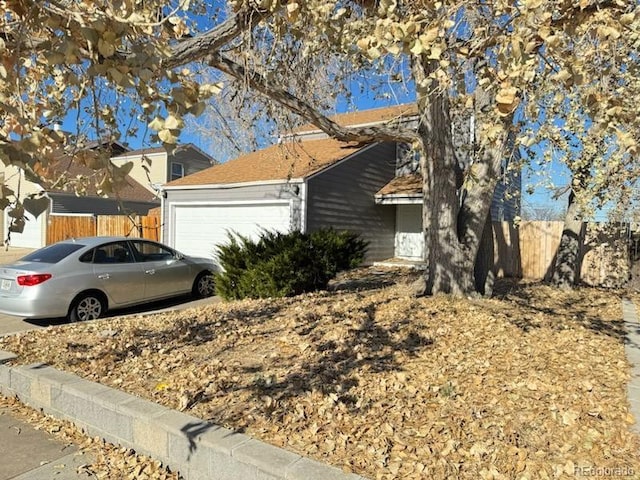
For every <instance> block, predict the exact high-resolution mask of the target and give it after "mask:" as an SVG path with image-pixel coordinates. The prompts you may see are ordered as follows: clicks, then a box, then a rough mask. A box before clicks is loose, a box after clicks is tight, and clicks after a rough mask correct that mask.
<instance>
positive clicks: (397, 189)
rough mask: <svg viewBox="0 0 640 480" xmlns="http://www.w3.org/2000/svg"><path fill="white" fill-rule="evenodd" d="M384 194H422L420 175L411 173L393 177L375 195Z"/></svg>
mask: <svg viewBox="0 0 640 480" xmlns="http://www.w3.org/2000/svg"><path fill="white" fill-rule="evenodd" d="M385 195H422V176H421V175H415V174H413V175H402V176H399V177H396V178H394V179H393V180H391V181H390V182H389V183H387V184H386V185H385V186H384V187H382V188H381V189H380V190H379V191H378V192H377V193H376V197H379V196H385Z"/></svg>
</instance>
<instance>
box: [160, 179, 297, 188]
mask: <svg viewBox="0 0 640 480" xmlns="http://www.w3.org/2000/svg"><path fill="white" fill-rule="evenodd" d="M303 181H304V179H302V178H291V179H289V180H287V179H286V178H282V179H279V180H256V181H252V182H239V183H205V184H200V185H163V186H162V187H161V190H210V189H229V188H240V187H253V186H256V185H286V184H290V185H292V184H296V183H302V182H303Z"/></svg>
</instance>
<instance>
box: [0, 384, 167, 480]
mask: <svg viewBox="0 0 640 480" xmlns="http://www.w3.org/2000/svg"><path fill="white" fill-rule="evenodd" d="M2 409H7V410H9V411H10V412H11V415H12V416H14V417H15V418H18V419H20V420H22V421H24V422H27V423H29V424H30V425H32V426H33V427H34V428H35V429H36V430H40V431H43V432H47V433H49V434H50V435H52V436H54V437H55V438H57V439H58V440H59V441H61V442H63V443H66V444H67V445H76V446H78V447H79V449H80V451H82V452H85V453H88V454H90V455H91V456H92V457H93V461H92V462H91V463H87V464H85V465H81V466H80V467H78V471H77V473H78V475H79V477H78V478H82V476H84V475H86V476H87V478H96V479H101V480H123V479H128V478H131V479H136V480H178V474H177V473H172V472H171V471H169V470H168V469H167V468H166V467H164V466H163V465H162V464H161V463H160V462H158V461H156V460H154V459H152V458H149V457H147V456H145V455H138V454H137V453H136V452H134V451H133V450H131V449H129V448H122V447H119V446H116V445H113V444H111V443H108V442H105V441H104V440H103V439H100V438H98V437H93V438H91V437H87V436H86V435H85V434H84V433H83V432H82V431H81V430H80V429H78V428H77V427H76V426H75V425H73V424H72V423H71V422H69V421H67V420H60V419H57V418H54V417H52V416H50V415H46V414H44V413H42V412H41V411H39V410H35V409H33V408H31V407H28V406H26V405H24V404H22V403H20V402H19V401H18V400H17V399H16V398H9V397H4V396H2V395H0V411H2Z"/></svg>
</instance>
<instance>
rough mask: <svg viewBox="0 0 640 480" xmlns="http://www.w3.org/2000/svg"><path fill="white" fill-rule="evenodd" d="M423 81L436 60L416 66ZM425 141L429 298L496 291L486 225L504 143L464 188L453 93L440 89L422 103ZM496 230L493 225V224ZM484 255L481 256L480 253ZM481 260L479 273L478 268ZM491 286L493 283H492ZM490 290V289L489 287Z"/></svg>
mask: <svg viewBox="0 0 640 480" xmlns="http://www.w3.org/2000/svg"><path fill="white" fill-rule="evenodd" d="M413 67H414V74H415V78H416V80H417V81H420V80H421V78H427V77H428V75H429V72H430V71H431V69H433V68H434V63H433V61H429V60H426V61H425V63H423V64H418V63H416V64H414V65H413ZM418 107H419V111H420V124H419V127H418V133H419V135H420V137H421V140H422V143H423V151H424V153H425V154H424V155H423V156H422V158H421V163H420V167H421V172H422V178H423V212H422V215H423V229H424V240H425V260H426V261H427V264H428V269H427V270H426V271H425V281H424V289H425V293H426V294H436V293H446V294H450V295H454V296H468V295H475V294H477V293H478V292H482V293H488V294H490V293H491V290H492V288H491V286H492V285H491V283H492V275H491V271H492V268H488V265H489V264H491V265H493V241H490V240H489V237H487V236H486V233H485V240H486V241H485V244H484V246H485V249H483V250H482V251H481V252H480V245H481V239H482V237H483V232H484V231H485V223H486V220H487V218H488V216H489V211H490V206H491V200H492V197H493V192H494V189H495V186H496V184H497V181H498V177H499V171H500V163H501V160H502V154H503V150H504V145H503V144H502V143H500V142H498V143H499V146H498V147H496V148H493V149H488V148H487V149H485V150H483V151H482V155H480V156H478V158H476V159H475V162H474V164H473V179H472V180H471V181H470V182H468V185H465V186H464V187H465V188H464V189H462V184H461V181H460V180H461V175H460V165H459V164H458V159H457V158H456V154H455V151H454V147H453V138H452V128H451V115H450V106H449V99H448V93H447V92H446V91H439V90H438V89H434V91H433V92H431V93H428V94H424V95H423V96H421V97H420V98H419V99H418ZM489 228H490V225H489ZM491 240H492V237H491ZM479 252H480V255H483V257H482V258H480V259H479V258H478V254H479ZM477 260H481V261H480V262H479V263H478V269H476V268H475V267H476V264H477ZM487 282H488V283H487ZM487 287H489V288H487Z"/></svg>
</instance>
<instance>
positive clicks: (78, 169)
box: [42, 158, 157, 202]
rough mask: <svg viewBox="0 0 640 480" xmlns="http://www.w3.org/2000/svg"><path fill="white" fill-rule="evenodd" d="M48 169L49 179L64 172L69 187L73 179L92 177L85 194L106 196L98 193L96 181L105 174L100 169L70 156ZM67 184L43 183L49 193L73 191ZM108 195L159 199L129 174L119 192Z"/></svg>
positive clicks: (110, 196) (132, 200) (128, 199)
mask: <svg viewBox="0 0 640 480" xmlns="http://www.w3.org/2000/svg"><path fill="white" fill-rule="evenodd" d="M46 170H47V171H46V177H47V178H49V179H52V178H56V177H59V176H61V175H63V174H64V175H65V177H66V181H65V186H67V187H68V186H69V185H70V184H71V183H72V182H73V179H75V178H78V177H87V178H90V179H91V181H89V182H87V183H88V184H87V185H86V194H85V195H84V196H88V197H104V195H98V191H97V189H96V186H95V183H96V181H99V180H100V179H101V178H102V177H101V175H103V174H102V173H99V171H96V170H93V169H92V168H89V167H87V166H86V165H82V164H80V163H78V161H75V160H74V161H70V160H69V159H68V158H63V159H61V160H58V161H57V162H55V163H52V164H50V165H48V166H47V169H46ZM43 173H44V172H43ZM65 186H61V187H51V186H50V185H42V187H43V188H44V190H46V191H47V192H49V193H53V194H55V193H66V194H69V193H73V188H71V189H70V188H65ZM106 196H107V198H111V199H116V198H119V199H120V200H123V201H129V202H154V201H157V198H156V197H155V195H154V194H153V193H151V192H150V191H149V190H147V189H146V188H145V187H143V186H142V185H140V183H138V182H136V181H135V180H134V179H133V178H131V177H130V176H128V175H127V176H126V177H125V179H124V182H123V184H122V185H121V186H120V188H119V189H118V191H117V194H116V193H115V192H110V193H108V194H107V195H106Z"/></svg>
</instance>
